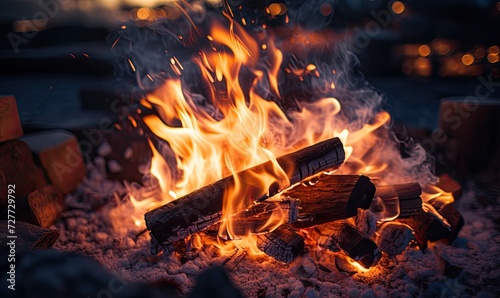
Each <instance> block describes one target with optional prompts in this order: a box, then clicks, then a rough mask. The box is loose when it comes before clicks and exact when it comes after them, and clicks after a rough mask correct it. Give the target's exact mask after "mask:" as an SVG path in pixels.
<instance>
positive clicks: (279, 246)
mask: <svg viewBox="0 0 500 298" xmlns="http://www.w3.org/2000/svg"><path fill="white" fill-rule="evenodd" d="M257 247H258V248H259V249H260V250H262V251H263V252H265V253H266V254H267V255H268V256H271V257H273V258H274V259H276V260H278V261H280V262H283V263H290V262H291V261H293V260H294V259H295V258H296V257H298V256H300V255H302V253H303V252H304V238H302V236H300V235H299V234H297V232H295V231H294V230H293V229H292V228H291V227H289V226H288V225H281V226H279V227H277V228H276V229H275V230H273V231H272V232H269V233H265V234H262V235H258V236H257Z"/></svg>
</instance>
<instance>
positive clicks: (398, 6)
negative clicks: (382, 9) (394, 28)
mask: <svg viewBox="0 0 500 298" xmlns="http://www.w3.org/2000/svg"><path fill="white" fill-rule="evenodd" d="M391 9H392V11H393V12H394V13H395V14H401V13H403V11H405V5H404V3H403V2H401V1H395V2H394V3H392V5H391Z"/></svg>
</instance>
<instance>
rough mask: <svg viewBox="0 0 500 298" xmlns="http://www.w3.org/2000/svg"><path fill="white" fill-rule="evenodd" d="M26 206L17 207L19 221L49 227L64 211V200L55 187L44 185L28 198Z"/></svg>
mask: <svg viewBox="0 0 500 298" xmlns="http://www.w3.org/2000/svg"><path fill="white" fill-rule="evenodd" d="M27 201H28V202H27V205H28V206H24V205H25V204H23V205H22V206H19V207H20V208H21V209H22V210H20V212H19V219H21V220H23V221H26V222H29V223H32V224H35V225H38V226H40V227H42V228H48V227H50V226H51V225H52V224H53V223H54V222H55V221H56V220H57V219H58V218H59V216H60V215H61V212H62V211H63V210H64V199H63V196H62V194H61V193H60V191H59V190H58V188H57V187H55V186H53V185H46V186H44V187H42V188H41V189H39V190H35V191H33V192H32V193H30V195H29V196H28V200H27Z"/></svg>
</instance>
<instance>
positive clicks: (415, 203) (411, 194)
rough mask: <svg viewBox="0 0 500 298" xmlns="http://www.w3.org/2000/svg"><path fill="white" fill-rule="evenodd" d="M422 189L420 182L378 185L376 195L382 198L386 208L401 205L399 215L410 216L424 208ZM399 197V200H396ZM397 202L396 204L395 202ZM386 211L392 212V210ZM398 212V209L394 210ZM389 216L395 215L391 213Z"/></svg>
mask: <svg viewBox="0 0 500 298" xmlns="http://www.w3.org/2000/svg"><path fill="white" fill-rule="evenodd" d="M421 194H422V189H421V187H420V185H419V184H418V183H406V184H396V185H377V190H376V191H375V196H376V197H379V198H381V199H382V201H383V202H384V205H385V206H386V209H390V208H391V206H393V205H395V206H394V207H397V205H399V214H398V215H397V216H398V217H409V216H412V215H416V214H418V212H419V211H420V210H422V198H421V197H420V195H421ZM395 199H397V202H394V200H395ZM395 203H396V204H395ZM385 212H387V213H390V212H391V211H390V210H386V211H385ZM394 212H397V210H394V211H393V213H394ZM387 217H393V216H391V215H390V214H388V215H387Z"/></svg>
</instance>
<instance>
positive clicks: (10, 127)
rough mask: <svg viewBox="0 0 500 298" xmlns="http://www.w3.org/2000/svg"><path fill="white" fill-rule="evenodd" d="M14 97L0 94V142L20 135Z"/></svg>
mask: <svg viewBox="0 0 500 298" xmlns="http://www.w3.org/2000/svg"><path fill="white" fill-rule="evenodd" d="M22 135H23V128H22V126H21V120H20V119H19V112H18V110H17V103H16V99H15V98H14V96H12V95H0V142H4V141H8V140H14V139H17V138H20V137H22Z"/></svg>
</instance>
